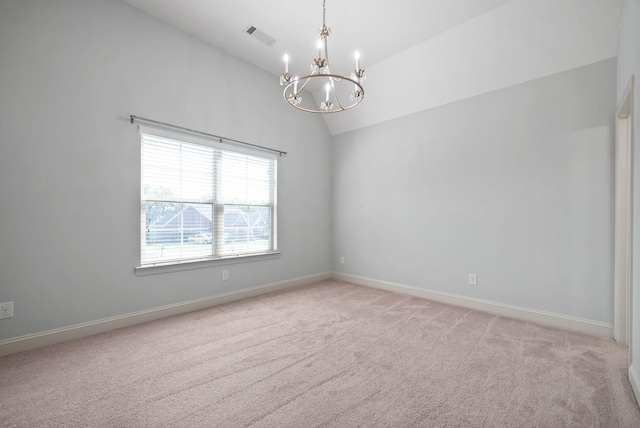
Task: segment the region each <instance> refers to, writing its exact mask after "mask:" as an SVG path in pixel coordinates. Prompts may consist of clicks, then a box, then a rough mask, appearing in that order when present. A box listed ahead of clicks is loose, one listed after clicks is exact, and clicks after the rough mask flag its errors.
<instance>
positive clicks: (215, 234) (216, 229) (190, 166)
mask: <svg viewBox="0 0 640 428" xmlns="http://www.w3.org/2000/svg"><path fill="white" fill-rule="evenodd" d="M141 136H142V137H141V139H142V174H141V178H142V180H141V181H142V197H141V221H142V225H141V257H140V258H141V264H142V265H152V264H164V263H171V262H180V261H186V260H199V259H216V258H222V257H227V256H235V255H248V254H264V253H269V252H273V251H275V250H276V249H277V239H276V206H277V204H276V193H277V161H276V159H275V158H271V157H266V156H265V157H262V156H259V155H255V154H247V153H241V152H235V151H232V150H227V149H221V148H219V147H216V146H215V145H214V144H211V145H207V144H200V143H199V142H193V141H182V140H179V139H174V138H167V137H165V136H159V135H153V134H149V133H142V134H141ZM185 140H188V138H185Z"/></svg>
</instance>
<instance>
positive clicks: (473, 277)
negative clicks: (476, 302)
mask: <svg viewBox="0 0 640 428" xmlns="http://www.w3.org/2000/svg"><path fill="white" fill-rule="evenodd" d="M469 285H478V275H476V274H475V273H470V274H469Z"/></svg>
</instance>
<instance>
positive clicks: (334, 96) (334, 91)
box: [331, 86, 346, 111]
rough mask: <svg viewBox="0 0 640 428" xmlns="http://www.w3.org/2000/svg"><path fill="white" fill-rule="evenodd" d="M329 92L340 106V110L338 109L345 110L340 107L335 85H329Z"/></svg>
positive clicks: (340, 104)
mask: <svg viewBox="0 0 640 428" xmlns="http://www.w3.org/2000/svg"><path fill="white" fill-rule="evenodd" d="M331 93H332V94H333V98H335V100H336V102H337V103H338V106H340V110H339V111H345V110H346V109H345V108H344V107H342V103H341V102H340V98H338V95H337V94H336V88H335V86H331Z"/></svg>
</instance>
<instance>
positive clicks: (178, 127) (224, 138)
mask: <svg viewBox="0 0 640 428" xmlns="http://www.w3.org/2000/svg"><path fill="white" fill-rule="evenodd" d="M129 118H130V119H131V123H133V122H134V121H136V120H137V121H140V122H149V123H155V124H157V125H162V126H167V127H169V128H174V129H179V130H181V131H186V132H191V133H193V134H199V135H204V136H207V137H211V138H216V139H218V140H220V142H221V143H223V142H224V141H228V142H230V143H235V144H242V145H245V146H250V147H255V148H257V149H262V150H266V151H269V152H273V153H277V154H279V155H280V156H282V155H286V154H287V152H283V151H282V150H277V149H271V148H269V147H264V146H258V145H257V144H251V143H245V142H244V141H238V140H234V139H232V138H227V137H221V136H220V135H213V134H209V133H207V132H202V131H196V130H195V129H189V128H185V127H182V126H177V125H172V124H170V123H165V122H159V121H157V120H153V119H147V118H146V117H140V116H136V115H133V114H130V115H129ZM223 140H224V141H223Z"/></svg>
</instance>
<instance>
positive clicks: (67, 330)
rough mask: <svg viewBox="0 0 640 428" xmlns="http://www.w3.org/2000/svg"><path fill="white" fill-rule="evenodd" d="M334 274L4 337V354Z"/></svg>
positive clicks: (0, 344) (0, 349)
mask: <svg viewBox="0 0 640 428" xmlns="http://www.w3.org/2000/svg"><path fill="white" fill-rule="evenodd" d="M331 277H332V273H331V272H322V273H318V274H315V275H309V276H304V277H299V278H294V279H290V280H286V281H280V282H274V283H271V284H265V285H259V286H256V287H250V288H244V289H242V290H237V291H231V292H228V293H222V294H217V295H215V296H208V297H203V298H200V299H194V300H189V301H186V302H180V303H174V304H171V305H166V306H161V307H158V308H152V309H147V310H143V311H138V312H133V313H129V314H124V315H118V316H115V317H110V318H104V319H100V320H96V321H90V322H86V323H81V324H75V325H71V326H68V327H62V328H57V329H53V330H47V331H43V332H40V333H34V334H29V335H25V336H20V337H15V338H11V339H6V340H2V341H0V356H3V355H9V354H15V353H17V352H22V351H27V350H29V349H35V348H40V347H42V346H47V345H53V344H56V343H60V342H65V341H67V340H72V339H78V338H81V337H86V336H91V335H93V334H98V333H104V332H105V331H110V330H115V329H118V328H123V327H129V326H132V325H135V324H140V323H143V322H148V321H153V320H157V319H160V318H166V317H170V316H174V315H179V314H184V313H187V312H192V311H197V310H199V309H205V308H210V307H212V306H217V305H221V304H223V303H229V302H233V301H236V300H241V299H246V298H248V297H254V296H258V295H260V294H265V293H269V292H272V291H277V290H284V289H286V288H293V287H298V286H301V285H306V284H310V283H313V282H317V281H322V280H325V279H330V278H331Z"/></svg>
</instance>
